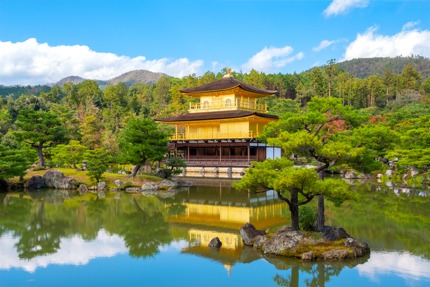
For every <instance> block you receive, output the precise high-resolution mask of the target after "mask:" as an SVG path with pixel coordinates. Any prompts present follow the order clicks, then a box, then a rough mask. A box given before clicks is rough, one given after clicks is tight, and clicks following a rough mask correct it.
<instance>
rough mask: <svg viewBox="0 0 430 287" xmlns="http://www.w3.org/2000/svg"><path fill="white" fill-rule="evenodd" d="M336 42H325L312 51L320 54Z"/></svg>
mask: <svg viewBox="0 0 430 287" xmlns="http://www.w3.org/2000/svg"><path fill="white" fill-rule="evenodd" d="M335 42H336V41H329V40H323V41H321V43H320V44H319V45H318V46H317V47H313V48H312V51H315V52H319V51H321V50H322V49H325V48H327V47H329V46H331V45H333V44H334V43H335Z"/></svg>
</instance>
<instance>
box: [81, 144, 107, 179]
mask: <svg viewBox="0 0 430 287" xmlns="http://www.w3.org/2000/svg"><path fill="white" fill-rule="evenodd" d="M84 159H85V161H86V162H87V173H88V176H89V177H90V178H91V179H92V180H93V181H95V182H97V183H98V182H100V180H101V179H102V178H103V173H105V172H106V169H107V168H108V167H109V162H110V158H109V155H108V153H107V152H106V151H105V150H104V149H101V148H96V149H93V150H87V151H86V152H85V154H84Z"/></svg>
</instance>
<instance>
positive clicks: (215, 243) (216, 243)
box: [208, 237, 222, 248]
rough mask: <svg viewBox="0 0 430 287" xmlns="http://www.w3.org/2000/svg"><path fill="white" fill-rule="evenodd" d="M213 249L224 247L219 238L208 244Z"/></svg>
mask: <svg viewBox="0 0 430 287" xmlns="http://www.w3.org/2000/svg"><path fill="white" fill-rule="evenodd" d="M208 246H209V247H211V248H220V247H221V246H222V242H221V240H219V238H218V237H215V238H212V240H211V241H210V242H209V244H208Z"/></svg>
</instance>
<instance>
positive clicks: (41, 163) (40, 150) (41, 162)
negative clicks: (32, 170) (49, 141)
mask: <svg viewBox="0 0 430 287" xmlns="http://www.w3.org/2000/svg"><path fill="white" fill-rule="evenodd" d="M37 155H38V156H39V161H38V162H37V165H38V166H45V158H44V157H43V148H42V146H41V145H39V146H38V147H37Z"/></svg>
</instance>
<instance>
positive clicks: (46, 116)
mask: <svg viewBox="0 0 430 287" xmlns="http://www.w3.org/2000/svg"><path fill="white" fill-rule="evenodd" d="M15 126H16V128H17V130H16V132H15V136H16V138H17V139H18V140H21V141H24V142H26V143H28V144H29V145H30V146H31V147H32V148H35V149H36V150H37V151H38V156H39V162H38V165H40V166H44V165H45V162H44V156H43V149H44V148H46V147H50V146H53V145H55V144H58V143H60V142H62V141H64V140H65V137H64V136H65V130H64V128H63V127H62V125H61V122H60V120H59V119H58V117H57V116H56V115H54V114H53V113H52V112H45V111H34V110H22V111H20V112H19V115H18V119H17V121H16V122H15Z"/></svg>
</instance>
